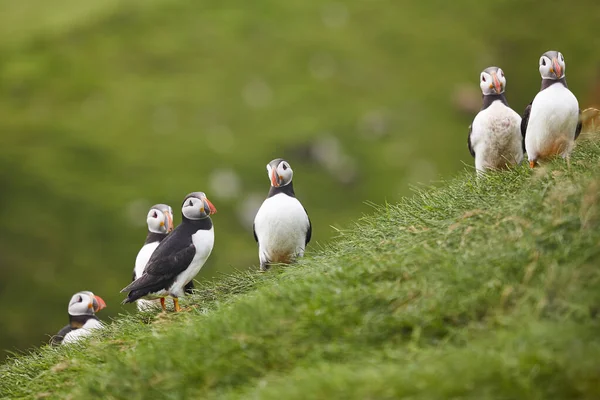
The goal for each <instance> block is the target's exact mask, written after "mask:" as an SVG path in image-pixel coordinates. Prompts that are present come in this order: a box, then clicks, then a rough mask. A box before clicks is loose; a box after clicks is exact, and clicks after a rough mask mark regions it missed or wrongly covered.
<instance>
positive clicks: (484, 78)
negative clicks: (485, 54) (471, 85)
mask: <svg viewBox="0 0 600 400" xmlns="http://www.w3.org/2000/svg"><path fill="white" fill-rule="evenodd" d="M479 87H480V88H481V92H482V93H483V94H484V95H489V94H500V93H504V89H505V88H506V78H505V77H504V71H502V68H499V67H488V68H486V69H484V70H483V71H481V75H480V77H479Z"/></svg>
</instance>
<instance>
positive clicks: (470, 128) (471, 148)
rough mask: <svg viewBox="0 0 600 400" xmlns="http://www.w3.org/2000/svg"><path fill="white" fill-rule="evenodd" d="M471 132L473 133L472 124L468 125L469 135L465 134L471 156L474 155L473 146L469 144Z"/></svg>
mask: <svg viewBox="0 0 600 400" xmlns="http://www.w3.org/2000/svg"><path fill="white" fill-rule="evenodd" d="M471 133H473V125H469V136H467V145H468V146H469V153H471V155H472V156H473V157H475V150H473V146H472V145H471Z"/></svg>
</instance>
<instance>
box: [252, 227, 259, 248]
mask: <svg viewBox="0 0 600 400" xmlns="http://www.w3.org/2000/svg"><path fill="white" fill-rule="evenodd" d="M252 233H254V240H256V243H258V236H256V229H255V228H254V223H252Z"/></svg>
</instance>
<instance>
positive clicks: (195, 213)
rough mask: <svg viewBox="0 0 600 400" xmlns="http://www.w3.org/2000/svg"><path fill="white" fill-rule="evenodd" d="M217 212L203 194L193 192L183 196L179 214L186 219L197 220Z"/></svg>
mask: <svg viewBox="0 0 600 400" xmlns="http://www.w3.org/2000/svg"><path fill="white" fill-rule="evenodd" d="M216 212H217V209H216V208H215V206H213V204H212V203H211V202H210V200H208V199H207V198H206V195H205V194H204V192H193V193H190V194H188V195H187V196H185V199H184V200H183V204H182V206H181V213H182V214H183V216H184V217H185V218H187V219H191V220H198V219H203V218H206V217H208V216H209V215H212V214H214V213H216Z"/></svg>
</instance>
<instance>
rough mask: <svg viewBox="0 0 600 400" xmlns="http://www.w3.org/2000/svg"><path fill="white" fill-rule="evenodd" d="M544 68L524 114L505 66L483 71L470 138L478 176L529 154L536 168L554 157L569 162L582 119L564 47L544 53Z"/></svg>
mask: <svg viewBox="0 0 600 400" xmlns="http://www.w3.org/2000/svg"><path fill="white" fill-rule="evenodd" d="M539 70H540V75H541V76H542V86H541V89H540V91H539V92H538V94H537V95H536V96H535V97H534V99H533V101H532V102H531V103H529V105H528V106H527V108H525V112H524V113H523V116H522V117H521V116H519V114H517V113H516V112H515V111H513V110H512V109H511V108H510V107H509V106H508V102H507V101H506V97H505V95H504V90H505V88H506V77H505V76H504V71H502V69H501V68H498V67H489V68H486V69H484V70H483V71H482V72H481V74H480V83H479V86H480V87H481V91H482V93H483V104H482V107H481V110H480V111H479V113H478V114H477V115H476V116H475V119H474V120H473V123H472V124H471V126H469V136H468V139H467V143H468V146H469V152H470V153H471V155H472V156H473V157H474V158H475V169H476V170H477V173H478V174H479V175H481V174H482V173H484V172H485V171H487V170H500V169H506V168H508V167H511V166H515V165H518V164H520V163H521V161H522V160H523V158H524V153H527V157H528V159H529V165H530V167H531V168H534V167H535V166H536V165H537V164H538V162H539V161H544V160H548V159H550V158H552V157H555V156H561V157H563V158H565V159H566V160H567V162H568V161H569V156H570V154H571V151H572V150H573V147H574V146H575V140H576V139H577V137H578V136H579V133H581V127H582V123H581V110H580V109H579V103H578V102H577V98H576V97H575V96H574V95H573V93H571V91H570V90H569V88H568V87H567V80H566V78H565V70H566V64H565V58H564V56H563V55H562V53H561V52H559V51H547V52H545V53H544V54H542V56H541V57H540V60H539Z"/></svg>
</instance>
